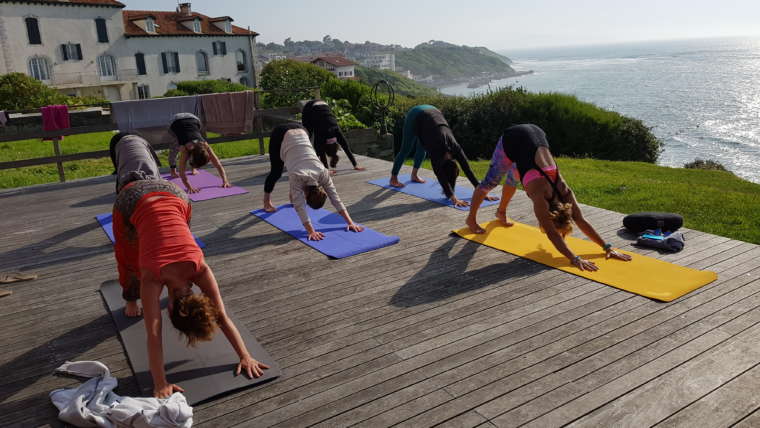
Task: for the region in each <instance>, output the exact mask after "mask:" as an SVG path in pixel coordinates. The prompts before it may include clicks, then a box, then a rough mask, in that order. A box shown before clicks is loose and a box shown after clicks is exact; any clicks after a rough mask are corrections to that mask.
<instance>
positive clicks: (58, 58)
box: [0, 3, 255, 99]
mask: <svg viewBox="0 0 760 428" xmlns="http://www.w3.org/2000/svg"><path fill="white" fill-rule="evenodd" d="M29 16H32V17H35V18H37V19H38V22H39V28H40V36H41V39H42V44H41V45H30V44H29V38H28V36H27V30H26V23H25V21H24V19H25V18H26V17H29ZM95 18H104V19H106V27H107V29H108V37H109V43H98V41H97V40H98V38H97V30H96V27H95ZM214 41H224V42H226V43H227V55H225V56H215V55H213V49H212V46H211V44H212V42H214ZM69 42H70V43H75V44H76V43H79V44H81V47H82V56H83V60H81V61H64V60H63V54H62V53H61V47H60V45H61V44H64V43H69ZM238 49H241V50H242V51H243V52H244V54H245V57H246V71H245V72H238V71H237V62H236V59H235V51H237V50H238ZM250 49H251V47H250V42H249V38H248V37H247V36H219V37H216V36H215V37H209V36H198V37H194V36H190V37H187V36H182V37H163V36H158V37H130V38H127V37H125V36H124V23H123V20H122V13H121V9H119V8H110V7H109V8H106V7H91V6H71V5H68V6H66V5H51V4H45V5H35V4H16V3H11V4H9V3H2V4H0V73H8V72H21V73H25V74H29V67H28V60H29V58H31V57H32V56H35V55H39V56H45V57H47V58H48V61H49V63H50V65H51V68H52V79H51V81H47V82H45V83H47V84H51V85H55V86H60V85H61V84H65V83H73V84H76V83H81V82H82V81H87V82H88V83H92V84H96V85H99V84H100V77H99V75H98V66H97V61H96V58H97V57H98V56H100V55H103V54H108V55H112V56H113V57H114V58H115V59H116V68H117V70H118V73H117V74H118V76H117V79H118V80H119V81H129V82H132V83H130V84H126V85H123V86H121V87H120V88H119V91H120V92H119V93H120V95H119V98H121V99H130V98H137V92H136V85H138V84H140V85H143V84H147V85H148V86H149V87H150V94H151V96H159V95H163V94H164V93H165V92H166V91H167V90H168V89H169V88H170V87H171V86H172V85H173V84H174V83H176V82H179V81H182V80H202V79H222V78H224V79H231V80H232V81H233V82H236V83H239V82H240V78H241V77H243V76H246V77H247V78H248V82H249V84H250V85H253V84H254V83H255V79H254V75H253V66H252V59H253V58H251V52H250ZM198 50H203V51H205V52H206V54H207V55H208V58H209V71H210V73H209V74H208V75H199V74H198V70H197V66H196V61H195V53H196V51H198ZM164 51H174V52H178V53H179V55H180V73H170V74H163V70H162V67H161V52H164ZM138 52H142V53H143V54H144V55H145V65H146V69H147V75H145V76H137V75H136V71H137V65H136V63H135V57H134V55H135V54H136V53H138ZM117 88H118V87H117ZM63 92H64V93H75V92H76V93H78V94H84V93H86V94H101V95H102V96H110V97H111V98H114V97H115V96H116V95H115V94H116V92H114V90H113V89H106V88H104V87H102V88H99V89H98V88H95V89H93V88H89V89H85V90H74V89H66V90H63Z"/></svg>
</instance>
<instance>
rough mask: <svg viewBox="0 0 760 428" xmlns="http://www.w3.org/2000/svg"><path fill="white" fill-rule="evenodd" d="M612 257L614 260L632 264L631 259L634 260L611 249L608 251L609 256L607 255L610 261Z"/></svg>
mask: <svg viewBox="0 0 760 428" xmlns="http://www.w3.org/2000/svg"><path fill="white" fill-rule="evenodd" d="M610 257H611V258H613V259H618V260H622V261H624V262H630V261H631V259H632V257H631V256H629V255H628V254H623V253H620V252H618V251H615V250H613V249H612V248H610V249H609V250H608V251H607V255H606V258H608V259H609V258H610Z"/></svg>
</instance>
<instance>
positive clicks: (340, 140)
mask: <svg viewBox="0 0 760 428" xmlns="http://www.w3.org/2000/svg"><path fill="white" fill-rule="evenodd" d="M301 123H302V124H303V126H304V128H306V130H307V131H308V132H309V137H311V138H312V139H313V140H314V150H316V152H317V156H318V157H319V160H321V161H322V163H323V164H324V165H325V168H328V163H327V158H328V157H329V158H330V163H329V168H332V169H335V167H336V166H337V165H338V160H339V159H340V157H339V156H338V145H339V144H340V147H341V148H342V149H343V152H344V153H345V154H346V156H347V157H348V160H349V161H351V165H353V166H354V169H355V170H358V171H364V168H362V167H360V166H359V165H357V163H356V159H355V158H354V154H353V153H352V152H351V148H350V147H349V146H348V140H346V136H345V135H343V131H341V129H340V126H338V119H337V118H336V117H335V115H334V114H333V112H332V110H331V109H330V106H329V105H327V103H326V102H324V101H322V100H311V101H309V102H307V103H306V105H305V106H304V107H303V110H302V112H301Z"/></svg>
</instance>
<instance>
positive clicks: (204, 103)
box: [200, 91, 254, 136]
mask: <svg viewBox="0 0 760 428" xmlns="http://www.w3.org/2000/svg"><path fill="white" fill-rule="evenodd" d="M200 100H201V109H202V111H203V118H204V120H203V122H204V123H205V125H206V129H207V130H209V131H211V132H216V133H218V134H222V135H225V136H228V135H240V134H250V133H251V131H252V130H253V110H254V105H253V91H245V92H226V93H221V94H206V95H201V96H200Z"/></svg>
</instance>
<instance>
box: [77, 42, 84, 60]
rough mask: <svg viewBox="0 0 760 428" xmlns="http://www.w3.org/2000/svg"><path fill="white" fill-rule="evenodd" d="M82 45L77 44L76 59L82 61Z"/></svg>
mask: <svg viewBox="0 0 760 428" xmlns="http://www.w3.org/2000/svg"><path fill="white" fill-rule="evenodd" d="M82 58H83V57H82V45H81V44H79V43H77V59H78V60H80V61H81V60H82Z"/></svg>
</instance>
